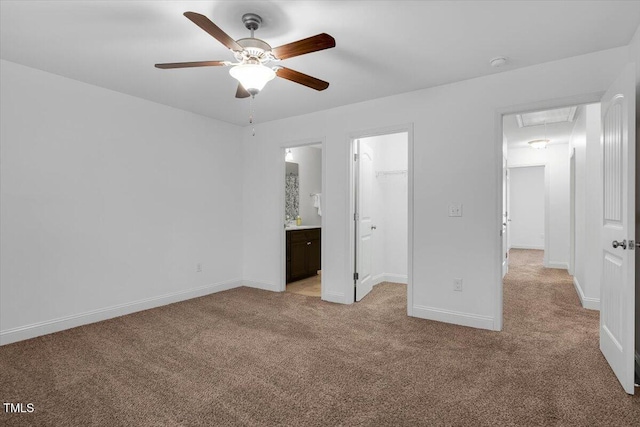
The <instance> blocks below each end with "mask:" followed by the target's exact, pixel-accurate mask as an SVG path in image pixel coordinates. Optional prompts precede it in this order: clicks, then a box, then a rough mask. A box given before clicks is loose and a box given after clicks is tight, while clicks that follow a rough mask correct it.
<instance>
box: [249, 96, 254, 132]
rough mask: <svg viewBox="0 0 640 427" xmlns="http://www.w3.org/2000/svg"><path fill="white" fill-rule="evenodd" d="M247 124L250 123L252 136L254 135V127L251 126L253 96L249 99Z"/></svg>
mask: <svg viewBox="0 0 640 427" xmlns="http://www.w3.org/2000/svg"><path fill="white" fill-rule="evenodd" d="M249 124H251V125H252V126H251V130H252V134H253V136H256V128H255V126H253V96H252V97H251V98H250V99H249Z"/></svg>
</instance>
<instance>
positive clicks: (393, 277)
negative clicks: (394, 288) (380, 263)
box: [373, 273, 408, 286]
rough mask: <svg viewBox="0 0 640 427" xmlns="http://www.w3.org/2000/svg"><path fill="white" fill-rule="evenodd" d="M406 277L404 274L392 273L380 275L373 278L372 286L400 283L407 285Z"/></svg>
mask: <svg viewBox="0 0 640 427" xmlns="http://www.w3.org/2000/svg"><path fill="white" fill-rule="evenodd" d="M407 279H408V275H406V274H393V273H380V274H378V275H376V276H373V286H375V285H379V284H380V283H382V282H391V283H402V284H404V285H406V284H407V281H408V280H407Z"/></svg>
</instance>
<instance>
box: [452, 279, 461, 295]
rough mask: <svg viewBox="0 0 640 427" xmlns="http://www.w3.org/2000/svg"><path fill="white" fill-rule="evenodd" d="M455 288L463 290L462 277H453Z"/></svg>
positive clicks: (455, 289) (459, 290)
mask: <svg viewBox="0 0 640 427" xmlns="http://www.w3.org/2000/svg"><path fill="white" fill-rule="evenodd" d="M453 290H454V291H458V292H462V279H460V278H455V279H453Z"/></svg>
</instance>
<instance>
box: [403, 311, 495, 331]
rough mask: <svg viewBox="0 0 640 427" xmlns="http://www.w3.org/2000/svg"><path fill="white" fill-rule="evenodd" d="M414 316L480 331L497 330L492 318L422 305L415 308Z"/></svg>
mask: <svg viewBox="0 0 640 427" xmlns="http://www.w3.org/2000/svg"><path fill="white" fill-rule="evenodd" d="M413 316H414V317H420V318H422V319H428V320H435V321H438V322H446V323H453V324H455V325H461V326H469V327H472V328H478V329H489V330H496V329H495V325H494V319H493V317H490V316H482V315H479V314H471V313H462V312H459V311H451V310H443V309H439V308H435V307H426V306H422V305H414V306H413Z"/></svg>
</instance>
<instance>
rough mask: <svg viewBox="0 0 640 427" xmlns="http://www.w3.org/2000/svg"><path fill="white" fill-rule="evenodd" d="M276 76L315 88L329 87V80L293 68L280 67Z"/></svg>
mask: <svg viewBox="0 0 640 427" xmlns="http://www.w3.org/2000/svg"><path fill="white" fill-rule="evenodd" d="M276 76H278V77H282V78H283V79H287V80H291V81H292V82H295V83H300V84H301V85H304V86H307V87H310V88H311V89H315V90H325V89H326V88H328V87H329V82H325V81H324V80H320V79H316V78H315V77H311V76H308V75H306V74H303V73H301V72H299V71H295V70H292V69H291V68H285V67H280V68H278V69H277V70H276Z"/></svg>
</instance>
